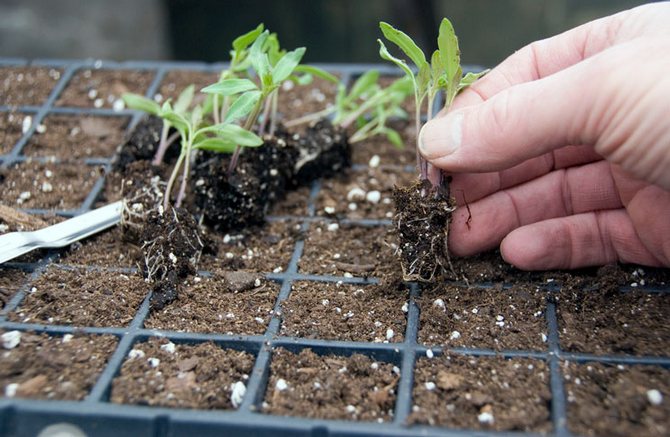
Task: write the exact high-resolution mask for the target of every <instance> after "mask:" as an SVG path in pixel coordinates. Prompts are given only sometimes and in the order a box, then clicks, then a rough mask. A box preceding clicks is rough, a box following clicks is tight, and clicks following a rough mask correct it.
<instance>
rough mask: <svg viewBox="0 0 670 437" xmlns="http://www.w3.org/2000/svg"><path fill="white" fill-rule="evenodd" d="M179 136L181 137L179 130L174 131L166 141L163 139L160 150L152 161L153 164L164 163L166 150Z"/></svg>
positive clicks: (159, 146)
mask: <svg viewBox="0 0 670 437" xmlns="http://www.w3.org/2000/svg"><path fill="white" fill-rule="evenodd" d="M177 138H179V132H175V133H173V134H172V135H170V136H169V137H168V138H167V139H166V140H165V141H163V140H162V139H161V142H160V144H159V145H158V150H156V155H155V156H154V159H153V160H152V161H151V164H153V165H161V164H162V163H163V158H165V152H167V149H168V147H170V145H171V144H172V143H174V142H175V140H176V139H177Z"/></svg>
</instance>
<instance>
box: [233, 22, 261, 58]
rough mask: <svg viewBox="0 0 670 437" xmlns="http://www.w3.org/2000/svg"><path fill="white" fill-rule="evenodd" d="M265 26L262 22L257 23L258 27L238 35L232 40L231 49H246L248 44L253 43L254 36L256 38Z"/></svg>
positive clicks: (239, 50) (238, 50)
mask: <svg viewBox="0 0 670 437" xmlns="http://www.w3.org/2000/svg"><path fill="white" fill-rule="evenodd" d="M264 28H265V26H264V25H263V23H261V24H259V25H258V27H256V28H255V29H254V30H251V31H249V32H247V33H245V34H244V35H240V36H238V37H237V38H235V40H233V50H235V51H236V52H238V53H239V52H241V51H242V50H244V49H246V48H247V47H249V44H251V43H253V42H254V41H255V40H256V38H258V35H260V34H261V32H263V29H264Z"/></svg>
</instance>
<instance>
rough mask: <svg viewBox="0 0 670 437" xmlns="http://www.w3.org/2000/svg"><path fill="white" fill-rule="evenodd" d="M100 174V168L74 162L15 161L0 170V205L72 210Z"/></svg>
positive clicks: (87, 192) (76, 206)
mask: <svg viewBox="0 0 670 437" xmlns="http://www.w3.org/2000/svg"><path fill="white" fill-rule="evenodd" d="M100 175H101V173H100V168H98V167H95V166H86V165H82V164H76V163H67V162H62V163H59V164H57V163H54V162H49V163H39V162H31V161H26V162H24V163H16V164H13V165H12V166H10V167H9V168H7V169H2V170H0V204H3V205H8V206H12V207H15V208H42V209H63V210H67V209H76V208H79V206H81V203H82V202H83V201H84V200H85V199H86V196H88V194H89V192H90V191H91V188H92V187H93V184H94V183H95V181H96V180H97V179H98V178H99V177H100Z"/></svg>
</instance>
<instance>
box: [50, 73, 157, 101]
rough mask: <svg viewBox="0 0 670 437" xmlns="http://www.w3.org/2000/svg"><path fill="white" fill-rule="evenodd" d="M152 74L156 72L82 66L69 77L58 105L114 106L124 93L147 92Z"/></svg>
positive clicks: (142, 93)
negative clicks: (97, 68) (95, 68)
mask: <svg viewBox="0 0 670 437" xmlns="http://www.w3.org/2000/svg"><path fill="white" fill-rule="evenodd" d="M153 77H154V73H152V72H149V71H141V70H139V71H138V70H91V69H84V70H80V71H79V72H77V73H76V74H75V75H74V76H73V77H72V78H71V79H70V82H69V83H68V84H67V86H66V87H65V89H64V90H63V92H62V93H61V95H60V96H59V98H58V100H57V101H56V106H75V107H84V108H112V107H113V105H114V103H115V102H116V101H118V100H120V99H121V96H122V95H123V93H135V94H141V95H144V93H146V91H147V89H148V88H149V85H150V84H151V81H152V80H153Z"/></svg>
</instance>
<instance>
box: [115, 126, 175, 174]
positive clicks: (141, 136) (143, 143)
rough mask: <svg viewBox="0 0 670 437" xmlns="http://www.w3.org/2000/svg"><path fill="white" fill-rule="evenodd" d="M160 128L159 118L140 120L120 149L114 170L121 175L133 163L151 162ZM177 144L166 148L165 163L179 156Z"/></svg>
mask: <svg viewBox="0 0 670 437" xmlns="http://www.w3.org/2000/svg"><path fill="white" fill-rule="evenodd" d="M162 128H163V121H162V120H161V119H160V118H158V117H154V116H150V117H144V118H142V120H140V122H139V123H138V124H137V126H135V128H133V130H132V131H131V132H130V133H129V135H128V137H127V138H126V141H125V142H124V143H123V145H122V146H121V147H120V150H119V153H118V155H117V157H116V159H115V161H114V170H115V171H117V172H121V173H123V172H125V170H126V168H127V167H128V166H129V165H130V164H131V163H134V162H135V161H142V160H146V161H151V160H152V159H153V157H154V155H155V154H156V149H157V148H158V143H159V142H160V139H161V130H162ZM178 143H179V142H178V141H177V142H175V143H174V144H173V145H172V146H171V147H169V148H168V151H167V153H166V154H165V161H166V162H172V160H173V159H176V158H177V156H179V144H178Z"/></svg>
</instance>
